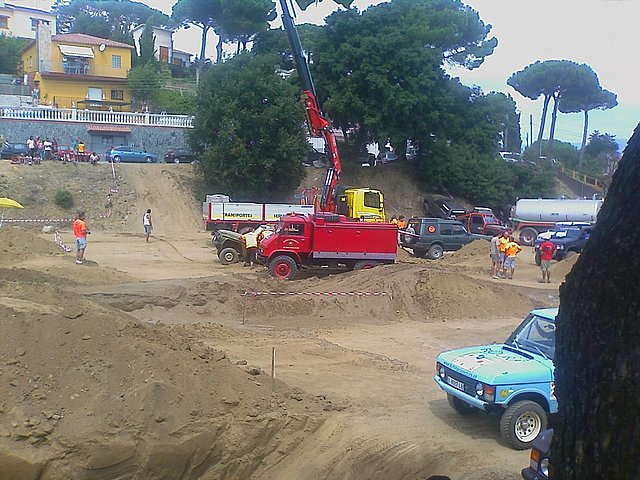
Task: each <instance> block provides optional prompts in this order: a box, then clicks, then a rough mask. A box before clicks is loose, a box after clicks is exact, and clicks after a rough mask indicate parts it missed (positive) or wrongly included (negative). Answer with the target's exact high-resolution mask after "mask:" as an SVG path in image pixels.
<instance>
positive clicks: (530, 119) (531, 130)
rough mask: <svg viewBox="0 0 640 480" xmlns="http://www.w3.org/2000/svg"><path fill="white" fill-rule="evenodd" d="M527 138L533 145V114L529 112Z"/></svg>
mask: <svg viewBox="0 0 640 480" xmlns="http://www.w3.org/2000/svg"><path fill="white" fill-rule="evenodd" d="M529 138H530V139H531V144H532V145H533V114H531V113H530V114H529Z"/></svg>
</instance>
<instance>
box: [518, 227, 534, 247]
mask: <svg viewBox="0 0 640 480" xmlns="http://www.w3.org/2000/svg"><path fill="white" fill-rule="evenodd" d="M537 236H538V232H537V231H536V230H535V229H533V228H525V229H523V230H522V231H521V232H520V243H522V244H523V245H526V246H528V247H531V246H533V244H534V243H535V241H536V237H537Z"/></svg>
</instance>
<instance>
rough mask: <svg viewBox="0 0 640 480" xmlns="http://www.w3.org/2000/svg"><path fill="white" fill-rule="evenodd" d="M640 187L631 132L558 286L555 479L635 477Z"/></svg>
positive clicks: (638, 474)
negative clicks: (580, 245)
mask: <svg viewBox="0 0 640 480" xmlns="http://www.w3.org/2000/svg"><path fill="white" fill-rule="evenodd" d="M639 183H640V128H638V127H636V130H635V132H634V134H633V136H632V138H631V139H630V140H629V143H628V145H627V147H626V149H625V151H624V155H623V158H622V160H621V161H620V164H619V166H618V169H617V171H616V173H615V174H614V176H613V180H612V183H611V186H610V188H609V190H608V193H607V200H606V201H605V202H604V205H603V206H602V209H601V210H600V213H599V214H598V223H597V226H596V228H595V229H594V231H593V232H592V234H591V238H590V239H589V241H588V242H587V244H586V246H585V248H584V249H583V251H582V253H581V254H580V258H579V259H578V261H577V262H576V264H575V265H574V267H573V269H572V270H571V273H570V274H569V275H568V276H567V277H566V280H565V282H564V283H563V285H562V286H561V287H560V310H559V313H558V316H557V318H556V353H555V357H554V363H555V367H556V369H555V392H556V396H557V397H558V415H557V419H556V421H555V422H554V423H555V426H554V436H553V443H552V447H551V462H550V463H551V467H552V472H551V475H550V478H553V479H554V480H583V479H588V478H589V479H591V478H593V479H596V478H597V479H631V478H640V464H639V463H638V456H639V455H640V442H639V441H638V435H639V433H638V432H639V431H640V402H638V397H640V348H638V345H640V329H638V319H640V302H638V299H639V298H640V276H639V274H638V272H640V262H639V261H638V257H637V256H635V255H633V252H635V251H636V250H637V249H640V209H638V205H639V204H640V189H638V184H639ZM615 245H624V251H621V250H617V251H615V249H614V250H612V248H611V247H612V246H615ZM605 252H607V253H605Z"/></svg>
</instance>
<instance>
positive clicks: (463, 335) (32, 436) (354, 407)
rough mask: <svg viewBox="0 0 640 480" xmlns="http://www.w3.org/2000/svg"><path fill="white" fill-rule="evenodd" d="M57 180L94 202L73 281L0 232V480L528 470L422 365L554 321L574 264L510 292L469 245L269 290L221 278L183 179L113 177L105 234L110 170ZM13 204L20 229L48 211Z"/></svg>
mask: <svg viewBox="0 0 640 480" xmlns="http://www.w3.org/2000/svg"><path fill="white" fill-rule="evenodd" d="M42 167H43V168H51V169H55V168H56V167H59V166H56V165H53V166H48V165H43V166H42ZM27 168H29V167H25V166H16V165H11V166H10V165H4V164H3V165H2V166H0V174H1V176H0V181H1V183H2V185H3V189H4V190H5V191H6V192H7V196H12V195H13V196H14V198H15V197H21V196H26V195H28V193H24V192H28V191H29V190H28V185H29V181H30V180H29V178H28V177H29V175H30V173H28V172H27V170H25V169H27ZM68 168H74V167H68ZM76 168H77V170H76V171H75V172H76V173H74V175H75V177H74V178H77V179H78V181H82V179H83V178H84V177H83V175H84V174H83V172H79V173H78V171H79V170H83V171H86V172H88V173H87V175H89V174H90V175H91V178H94V177H95V184H92V188H94V189H98V190H99V193H97V194H95V196H96V198H97V201H96V202H95V203H91V204H90V205H88V207H87V208H85V209H86V210H87V212H88V220H87V221H88V224H89V226H90V227H91V229H92V233H91V235H90V236H89V243H88V247H87V250H86V258H87V261H86V262H85V263H84V264H82V265H76V264H75V263H74V252H65V251H64V250H63V249H62V248H61V247H60V246H59V245H57V244H56V243H54V241H53V240H54V235H53V233H46V234H45V233H41V231H40V228H41V226H39V227H37V229H36V228H35V227H32V228H31V229H23V228H21V227H19V226H16V225H15V224H11V223H8V224H5V225H4V226H3V227H2V228H0V319H1V322H2V332H3V334H2V338H1V339H0V371H1V376H0V379H1V380H0V467H1V468H0V479H21V480H22V479H34V480H35V479H40V480H44V479H69V478H74V479H83V478H84V479H98V478H101V479H115V478H117V479H134V478H139V479H151V478H154V479H178V478H180V479H234V480H242V479H255V480H271V479H273V480H276V479H277V480H283V479H292V480H295V479H358V480H359V479H373V478H378V479H385V480H396V479H398V480H399V479H416V480H417V479H425V480H426V479H428V478H429V477H430V476H431V475H448V476H449V477H451V479H453V480H458V479H466V480H472V479H486V478H491V479H504V480H507V479H509V480H512V479H513V480H515V479H518V478H520V473H519V472H520V470H521V469H522V468H523V467H524V466H526V465H527V464H528V455H529V454H528V452H526V451H515V450H512V449H511V448H509V446H508V445H507V444H506V443H505V442H504V441H503V440H502V439H501V437H500V433H499V429H498V428H497V423H498V419H497V418H496V417H492V416H486V415H474V416H465V417H463V416H459V415H458V414H456V413H455V411H454V410H452V409H451V408H450V407H449V405H448V403H447V399H446V395H445V394H444V393H443V392H442V391H441V390H440V389H439V388H438V387H437V386H436V384H435V382H434V381H433V376H434V374H435V370H434V361H435V357H436V356H437V354H438V353H439V352H440V351H443V350H446V349H451V348H458V347H461V346H464V345H473V344H480V343H491V342H502V341H504V339H506V338H507V337H508V335H509V333H510V332H511V331H512V330H513V329H514V328H515V327H516V326H517V325H518V324H519V322H520V321H521V319H522V318H523V317H524V315H526V313H527V312H528V311H529V310H530V309H532V308H536V307H550V306H557V305H558V287H559V285H560V283H561V282H562V281H563V280H564V277H565V275H566V274H567V273H568V272H569V270H570V269H571V266H572V265H573V263H575V261H576V258H579V257H573V258H571V259H569V260H566V261H563V262H559V263H555V262H554V264H553V265H552V283H551V284H541V283H539V282H538V279H539V278H540V271H539V267H537V266H536V265H535V262H534V257H533V252H532V249H531V248H528V247H525V248H524V249H523V251H522V252H521V253H520V255H519V256H518V264H517V268H516V272H515V276H514V279H513V280H506V279H492V278H491V272H490V258H489V243H488V242H486V241H484V240H478V241H475V242H473V243H471V244H469V245H467V246H465V247H463V249H462V250H459V251H457V252H447V253H446V254H445V256H444V258H443V259H441V260H438V261H432V260H426V259H418V258H414V257H412V256H411V255H410V254H409V253H408V252H405V251H403V250H400V251H399V254H398V261H397V262H396V263H395V264H393V265H387V266H381V267H377V268H373V269H370V270H361V271H354V272H347V273H335V274H334V273H329V272H324V271H320V272H314V274H313V275H307V276H305V277H304V278H302V279H300V280H294V281H279V280H276V279H274V278H272V277H271V276H269V274H268V272H267V270H266V269H265V268H264V267H261V266H256V267H251V268H249V267H246V268H244V267H242V264H241V263H238V264H234V265H228V266H223V265H221V264H220V262H219V260H218V258H217V255H216V251H215V248H213V246H212V244H211V241H210V234H209V233H208V232H205V231H204V230H203V228H202V222H201V212H200V209H199V206H198V202H197V198H195V197H194V196H193V195H191V193H190V192H189V189H188V187H187V185H188V183H189V182H190V180H191V179H192V178H193V170H192V168H193V167H192V166H190V165H139V166H136V165H122V166H119V171H118V174H117V175H118V176H117V178H116V185H117V192H114V193H113V213H112V216H111V218H99V217H100V215H102V214H103V211H102V207H103V205H102V204H103V203H104V202H103V201H102V196H103V191H106V190H107V189H109V188H111V187H110V185H111V182H113V179H112V178H110V175H111V172H110V168H109V167H108V166H107V165H98V166H90V165H78V166H77V167H76ZM91 169H94V170H91ZM389 171H391V170H389ZM89 172H90V173H89ZM96 172H98V173H96ZM55 174H56V172H54V171H53V170H52V171H50V172H48V173H47V178H51V180H50V183H51V184H52V185H51V186H48V187H46V188H59V187H60V185H62V182H63V180H56V178H57V177H56V176H55ZM61 175H62V174H61ZM100 175H102V176H103V177H104V184H103V183H101V182H103V181H102V180H100V178H101V177H100ZM372 175H376V174H375V173H373V174H372ZM66 176H67V178H68V177H69V175H68V174H66ZM392 176H393V175H390V174H388V173H387V174H385V175H384V177H385V181H386V182H392V181H393V180H392ZM58 181H59V182H61V183H60V185H58V184H56V182H58ZM398 181H400V180H399V179H398ZM373 186H375V187H376V188H380V189H381V190H383V191H385V190H384V189H385V185H373ZM386 187H387V190H390V191H391V192H392V194H391V196H389V197H388V198H389V203H390V204H393V205H396V206H399V208H403V209H404V211H405V212H406V213H405V214H407V215H410V214H412V213H418V211H417V210H416V211H411V207H412V201H411V199H410V198H403V197H401V196H400V195H397V194H396V196H395V197H394V195H393V193H397V192H398V191H403V192H405V193H406V194H407V195H409V194H410V193H411V192H412V191H411V189H409V190H408V189H407V188H405V189H400V188H398V187H397V186H396V187H394V186H393V185H387V186H386ZM411 188H414V187H411ZM46 194H47V191H46V189H45V188H44V187H43V191H42V195H41V196H46ZM387 195H389V194H387ZM82 198H84V197H82ZM89 198H90V197H89ZM88 202H89V201H88V200H83V203H84V204H88ZM26 203H28V205H26V206H25V207H26V208H25V209H24V211H20V212H19V215H20V216H21V218H24V219H26V218H28V217H29V216H32V217H34V218H37V217H43V216H46V215H56V214H59V213H60V212H57V211H55V210H52V208H53V207H51V205H50V204H49V203H47V202H40V201H38V199H36V198H34V199H32V201H29V202H26ZM418 205H419V204H418V203H417V202H416V204H415V208H416V209H417V208H418ZM83 206H84V205H83ZM147 208H151V209H152V212H153V225H154V231H153V234H152V236H151V239H150V241H149V242H146V241H145V238H144V234H143V231H142V213H143V212H144V211H146V209H147ZM60 235H61V239H62V242H63V243H64V244H67V245H69V246H72V247H73V233H72V231H71V229H70V228H68V227H66V228H63V229H61V230H60ZM347 293H349V295H346V294H347Z"/></svg>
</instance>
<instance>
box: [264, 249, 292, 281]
mask: <svg viewBox="0 0 640 480" xmlns="http://www.w3.org/2000/svg"><path fill="white" fill-rule="evenodd" d="M297 271H298V266H297V265H296V261H295V260H294V259H293V258H291V257H289V256H287V255H280V256H278V257H276V258H274V259H273V260H271V262H270V263H269V273H271V275H273V276H274V277H277V278H282V279H284V280H291V279H292V278H293V277H294V276H295V274H296V272H297Z"/></svg>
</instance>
